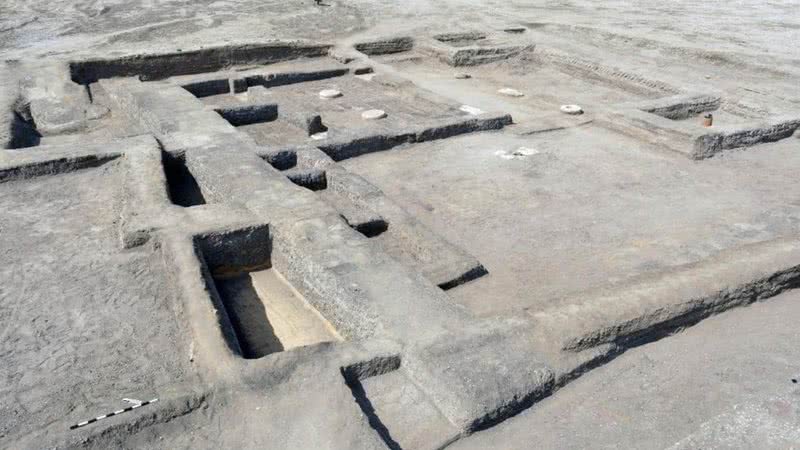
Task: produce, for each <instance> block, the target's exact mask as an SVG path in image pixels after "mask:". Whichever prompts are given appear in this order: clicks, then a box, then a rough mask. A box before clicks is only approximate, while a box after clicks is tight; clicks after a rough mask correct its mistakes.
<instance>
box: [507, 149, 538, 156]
mask: <svg viewBox="0 0 800 450" xmlns="http://www.w3.org/2000/svg"><path fill="white" fill-rule="evenodd" d="M538 153H539V150H536V149H535V148H528V147H520V148H518V149H516V150H514V153H512V155H514V156H531V155H536V154H538Z"/></svg>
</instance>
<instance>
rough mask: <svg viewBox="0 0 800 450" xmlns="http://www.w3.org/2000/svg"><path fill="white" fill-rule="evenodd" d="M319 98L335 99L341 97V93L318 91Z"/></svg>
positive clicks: (326, 90)
mask: <svg viewBox="0 0 800 450" xmlns="http://www.w3.org/2000/svg"><path fill="white" fill-rule="evenodd" d="M319 96H320V98H336V97H341V96H342V91H338V90H336V89H323V90H321V91H319Z"/></svg>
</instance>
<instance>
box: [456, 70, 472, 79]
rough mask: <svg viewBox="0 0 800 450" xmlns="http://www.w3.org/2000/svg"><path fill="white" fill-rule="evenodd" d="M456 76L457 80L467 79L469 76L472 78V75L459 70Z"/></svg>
mask: <svg viewBox="0 0 800 450" xmlns="http://www.w3.org/2000/svg"><path fill="white" fill-rule="evenodd" d="M454 76H455V77H456V79H457V80H466V79H468V78H472V75H470V74H468V73H464V72H459V73H457V74H455V75H454Z"/></svg>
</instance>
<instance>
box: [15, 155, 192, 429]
mask: <svg viewBox="0 0 800 450" xmlns="http://www.w3.org/2000/svg"><path fill="white" fill-rule="evenodd" d="M118 176H119V171H118V168H117V167H116V164H115V163H113V162H112V163H108V164H107V165H105V166H103V167H100V168H97V169H93V170H88V171H84V172H80V173H76V174H67V175H60V176H55V177H52V178H49V179H47V180H46V181H44V182H41V180H34V181H31V182H19V183H12V184H3V185H0V210H2V211H3V214H2V215H0V229H1V230H2V236H3V238H2V240H0V255H2V260H3V265H2V268H0V279H2V280H3V281H2V283H0V322H2V323H3V327H2V333H1V334H0V337H1V339H0V358H2V360H3V364H1V365H0V380H2V382H0V386H2V387H0V399H2V400H0V404H2V408H3V410H4V414H3V417H4V418H6V420H4V421H3V422H2V423H0V437H5V438H9V439H13V438H17V437H20V436H24V435H29V434H31V433H34V434H35V433H38V432H46V431H47V429H48V427H49V426H51V425H52V424H53V423H54V422H60V421H62V420H63V419H64V417H65V416H72V417H80V416H86V418H87V419H88V418H90V417H93V416H96V415H99V414H100V413H101V412H102V411H103V410H108V411H112V410H115V409H118V408H119V407H121V406H124V403H122V399H123V398H125V397H128V398H138V399H146V398H152V397H149V396H153V395H155V394H156V393H157V392H158V391H159V388H162V387H163V386H165V385H174V384H180V383H181V382H184V381H189V380H193V379H194V378H193V377H194V376H193V375H192V371H191V369H189V366H190V364H189V342H187V336H188V335H187V333H186V329H185V328H183V326H182V322H181V321H179V320H178V317H179V316H178V315H177V314H178V311H176V310H175V304H174V303H173V297H172V296H171V295H170V290H169V289H168V288H167V283H166V280H165V279H164V277H163V275H162V272H163V270H164V269H163V262H162V261H161V260H160V258H159V256H158V255H157V254H155V253H153V252H152V251H149V250H146V249H140V250H137V251H130V252H124V251H121V250H120V249H119V241H118V237H117V236H118V235H117V227H116V220H118V214H119V212H118V208H119V204H118V202H117V200H116V199H117V196H118V190H119V189H120V186H118V185H117V184H116V183H115V182H114V180H115V179H117V177H118ZM95 183H100V184H103V185H105V186H107V189H101V190H98V189H95V187H94V185H95ZM109 393H114V394H113V395H108V394H109ZM58 425H61V426H63V424H61V423H59V424H58ZM59 431H60V430H59Z"/></svg>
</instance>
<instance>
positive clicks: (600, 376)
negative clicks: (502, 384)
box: [448, 292, 800, 449]
mask: <svg viewBox="0 0 800 450" xmlns="http://www.w3.org/2000/svg"><path fill="white" fill-rule="evenodd" d="M798 299H800V293H798V292H790V293H787V294H783V295H781V296H779V297H777V298H775V299H772V300H770V301H769V303H764V304H757V305H754V306H751V307H747V308H743V309H738V310H734V311H729V312H727V313H724V314H721V315H719V316H717V317H713V318H711V319H708V320H707V321H705V322H703V323H701V324H699V325H697V326H695V327H693V328H690V329H687V330H685V331H683V332H681V333H679V334H677V335H674V336H670V337H669V338H667V339H664V340H662V341H659V342H656V343H652V344H648V345H646V346H643V347H639V348H636V349H633V350H630V351H628V352H627V353H625V354H624V355H622V356H620V357H619V358H617V359H616V360H614V361H613V362H611V363H610V364H608V365H606V366H604V367H602V368H600V369H597V370H596V371H594V372H592V373H590V374H589V375H586V376H584V377H582V378H580V379H579V380H577V381H576V382H574V383H572V384H570V385H568V386H567V387H565V388H564V389H562V390H560V391H558V392H556V393H555V394H554V395H553V396H552V397H551V398H548V399H546V400H544V401H543V402H541V403H540V404H538V405H536V406H535V407H533V408H532V409H530V410H529V411H527V412H525V413H523V414H521V415H519V416H517V417H515V418H513V419H510V420H509V421H507V422H506V423H504V424H502V425H500V426H497V427H495V428H494V429H491V430H488V431H485V432H481V433H478V434H476V435H474V436H473V437H471V438H469V439H466V440H463V441H461V442H458V443H457V444H455V445H453V446H451V447H448V448H453V449H484V448H504V449H526V448H531V447H532V446H535V447H536V448H542V449H545V448H547V449H557V448H558V449H564V448H569V449H578V448H603V449H611V448H640V449H662V448H671V447H672V446H673V445H674V446H675V447H674V448H676V449H690V448H730V449H734V448H738V449H744V448H752V449H756V448H762V449H766V448H770V449H788V448H796V447H797V443H798V441H800V433H799V432H798V430H800V428H798V426H797V424H798V420H800V414H799V413H798V411H800V388H798V384H797V382H796V381H797V379H798V376H800V363H799V362H798V361H800V354H799V353H800V352H799V351H798V348H797V345H796V343H797V342H798V339H800V332H798V330H797V327H796V326H795V322H796V320H795V319H796V317H797V308H796V303H797V301H798ZM699 343H702V345H699ZM793 380H794V381H793ZM709 435H716V436H717V437H718V438H720V439H719V440H717V441H712V440H709V441H704V440H703V439H704V437H706V438H707V437H708V436H709ZM498 442H502V445H499V446H498ZM533 443H535V445H533Z"/></svg>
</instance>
